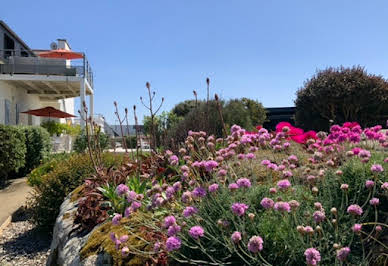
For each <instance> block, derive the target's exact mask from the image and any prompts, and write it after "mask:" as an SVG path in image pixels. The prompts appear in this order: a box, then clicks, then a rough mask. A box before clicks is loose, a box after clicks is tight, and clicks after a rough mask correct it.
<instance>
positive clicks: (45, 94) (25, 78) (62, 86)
mask: <svg viewBox="0 0 388 266" xmlns="http://www.w3.org/2000/svg"><path fill="white" fill-rule="evenodd" d="M83 80H84V79H83V78H82V77H67V76H46V75H20V74H14V75H9V74H0V81H2V82H5V83H7V84H8V85H10V86H12V87H15V88H23V89H25V90H26V91H27V94H31V95H37V96H39V97H40V99H41V100H46V101H50V100H60V99H65V98H73V97H78V96H80V90H81V82H82V81H83ZM85 90H86V94H87V95H90V94H93V90H92V88H91V87H90V85H89V83H88V82H87V81H85Z"/></svg>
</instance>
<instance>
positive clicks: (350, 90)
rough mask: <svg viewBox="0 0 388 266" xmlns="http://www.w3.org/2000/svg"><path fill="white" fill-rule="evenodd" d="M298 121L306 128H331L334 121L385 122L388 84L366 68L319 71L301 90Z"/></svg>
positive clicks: (297, 107) (337, 122) (297, 105)
mask: <svg viewBox="0 0 388 266" xmlns="http://www.w3.org/2000/svg"><path fill="white" fill-rule="evenodd" d="M295 106H296V115H295V121H296V123H297V125H298V126H300V127H302V128H304V129H309V130H311V129H314V130H328V128H329V126H330V120H332V121H333V122H334V123H335V124H342V123H344V122H347V121H356V122H359V123H360V125H362V126H364V127H366V126H372V125H376V124H385V121H386V119H387V115H388V114H387V110H388V83H387V81H386V80H385V79H384V78H383V77H381V76H376V75H372V74H368V73H367V72H366V71H365V70H364V68H362V67H359V66H355V67H352V68H344V67H339V68H327V69H325V70H320V71H318V72H317V73H316V74H315V75H314V76H313V77H312V78H311V79H309V80H307V81H306V82H305V84H304V86H303V87H302V88H301V89H299V90H298V92H297V99H296V101H295Z"/></svg>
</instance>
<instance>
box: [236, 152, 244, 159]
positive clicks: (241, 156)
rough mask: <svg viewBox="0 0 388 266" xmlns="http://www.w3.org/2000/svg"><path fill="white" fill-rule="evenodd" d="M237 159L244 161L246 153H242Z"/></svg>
mask: <svg viewBox="0 0 388 266" xmlns="http://www.w3.org/2000/svg"><path fill="white" fill-rule="evenodd" d="M237 159H239V160H244V159H245V154H244V153H240V154H239V155H237Z"/></svg>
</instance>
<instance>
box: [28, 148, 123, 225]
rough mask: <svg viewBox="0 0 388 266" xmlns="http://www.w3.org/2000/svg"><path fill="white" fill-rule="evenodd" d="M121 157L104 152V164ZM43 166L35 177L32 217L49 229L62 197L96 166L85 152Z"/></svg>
mask: <svg viewBox="0 0 388 266" xmlns="http://www.w3.org/2000/svg"><path fill="white" fill-rule="evenodd" d="M122 161H123V157H122V156H120V155H114V154H110V153H104V154H103V164H104V166H105V167H112V166H118V165H120V164H121V163H122ZM47 168H48V169H46V170H42V174H43V175H42V176H41V177H36V178H35V179H34V180H39V181H38V182H35V183H34V184H35V187H34V193H33V198H32V202H31V205H32V209H33V219H34V221H35V222H36V223H37V224H38V225H39V226H40V227H41V228H42V229H46V230H48V231H51V229H52V226H53V224H54V222H55V219H56V217H57V215H58V213H59V207H60V205H61V204H62V202H63V200H64V198H65V197H66V196H67V195H68V194H69V193H70V192H72V191H73V190H74V189H75V188H76V187H78V186H79V185H81V184H82V183H83V182H84V180H85V179H87V178H90V177H92V176H93V175H94V174H95V170H94V168H93V166H92V162H91V160H90V157H89V156H88V155H87V154H74V155H72V156H71V157H70V158H68V159H67V160H61V161H56V162H54V163H53V167H52V168H51V166H47Z"/></svg>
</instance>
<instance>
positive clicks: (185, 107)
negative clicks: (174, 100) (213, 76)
mask: <svg viewBox="0 0 388 266" xmlns="http://www.w3.org/2000/svg"><path fill="white" fill-rule="evenodd" d="M200 102H201V101H198V102H197V101H196V100H186V101H183V102H181V103H178V104H177V105H175V106H174V108H173V109H172V110H171V112H172V113H174V114H175V115H177V116H178V117H184V116H186V115H187V114H188V113H190V111H191V110H193V109H195V108H196V107H197V106H198V104H199V103H200Z"/></svg>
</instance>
